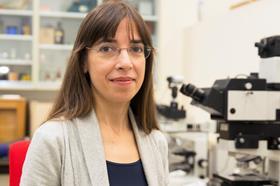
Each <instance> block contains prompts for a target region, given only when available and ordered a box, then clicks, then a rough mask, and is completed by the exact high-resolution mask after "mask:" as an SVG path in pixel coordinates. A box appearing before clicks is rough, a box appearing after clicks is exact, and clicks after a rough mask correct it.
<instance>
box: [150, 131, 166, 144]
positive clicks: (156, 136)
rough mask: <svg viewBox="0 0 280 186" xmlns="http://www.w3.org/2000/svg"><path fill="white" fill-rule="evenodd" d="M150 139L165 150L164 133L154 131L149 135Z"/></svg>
mask: <svg viewBox="0 0 280 186" xmlns="http://www.w3.org/2000/svg"><path fill="white" fill-rule="evenodd" d="M150 136H151V138H153V140H154V141H155V142H156V144H157V146H160V147H162V148H167V146H168V144H167V138H166V137H165V135H164V133H163V132H162V131H160V130H157V129H154V130H152V132H151V133H150Z"/></svg>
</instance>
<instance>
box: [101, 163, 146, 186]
mask: <svg viewBox="0 0 280 186" xmlns="http://www.w3.org/2000/svg"><path fill="white" fill-rule="evenodd" d="M106 164H107V172H108V176H109V183H110V186H131V185H133V186H148V184H147V180H146V176H145V174H144V170H143V166H142V162H141V160H138V161H136V162H133V163H115V162H110V161H106Z"/></svg>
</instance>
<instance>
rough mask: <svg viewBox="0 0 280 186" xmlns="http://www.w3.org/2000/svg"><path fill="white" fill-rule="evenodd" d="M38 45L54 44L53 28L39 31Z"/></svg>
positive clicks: (43, 28)
mask: <svg viewBox="0 0 280 186" xmlns="http://www.w3.org/2000/svg"><path fill="white" fill-rule="evenodd" d="M40 43H41V44H54V28H53V27H42V28H41V29H40Z"/></svg>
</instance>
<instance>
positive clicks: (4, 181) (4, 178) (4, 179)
mask: <svg viewBox="0 0 280 186" xmlns="http://www.w3.org/2000/svg"><path fill="white" fill-rule="evenodd" d="M0 185H1V186H9V175H8V174H0Z"/></svg>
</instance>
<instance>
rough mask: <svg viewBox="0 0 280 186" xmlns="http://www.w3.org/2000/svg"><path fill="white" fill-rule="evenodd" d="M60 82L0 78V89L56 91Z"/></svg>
mask: <svg viewBox="0 0 280 186" xmlns="http://www.w3.org/2000/svg"><path fill="white" fill-rule="evenodd" d="M60 86H61V82H58V81H55V82H37V83H33V82H32V81H8V80H0V90H16V91H18V90H20V91H57V90H59V88H60Z"/></svg>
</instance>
